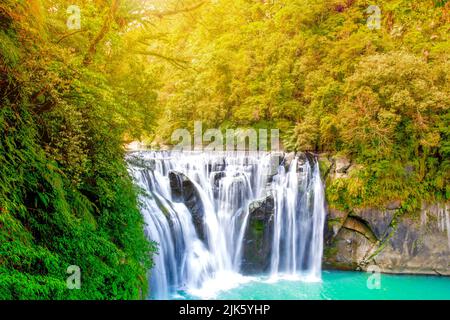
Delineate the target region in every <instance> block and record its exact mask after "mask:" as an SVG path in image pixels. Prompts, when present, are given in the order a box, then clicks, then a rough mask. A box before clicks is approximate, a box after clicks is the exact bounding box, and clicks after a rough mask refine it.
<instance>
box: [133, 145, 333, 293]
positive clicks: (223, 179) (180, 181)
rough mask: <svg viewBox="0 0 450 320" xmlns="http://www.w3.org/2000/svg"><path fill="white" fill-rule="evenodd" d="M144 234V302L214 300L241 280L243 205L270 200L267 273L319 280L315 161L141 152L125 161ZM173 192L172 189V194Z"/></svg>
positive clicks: (319, 196) (320, 202)
mask: <svg viewBox="0 0 450 320" xmlns="http://www.w3.org/2000/svg"><path fill="white" fill-rule="evenodd" d="M127 160H128V162H129V171H130V174H131V175H132V177H133V178H134V180H135V182H136V184H137V185H138V186H139V187H140V188H141V189H142V190H143V193H142V194H141V195H140V198H139V200H140V205H141V211H142V215H143V217H144V221H145V225H146V227H145V228H146V235H147V237H148V238H149V239H150V240H152V241H154V242H155V243H157V245H158V253H157V254H155V255H154V267H153V269H152V270H151V276H150V290H151V298H154V299H168V298H170V297H172V296H173V295H174V294H176V293H177V292H178V291H184V292H189V293H192V294H200V293H202V294H205V292H206V293H207V295H208V294H209V295H211V296H212V295H214V291H215V290H223V289H226V288H227V287H230V286H232V285H233V284H235V283H238V282H239V281H243V279H244V277H243V276H242V273H243V272H242V270H241V267H242V266H241V264H242V261H243V259H244V257H243V254H244V253H243V251H244V249H243V247H244V246H245V242H246V241H249V240H248V239H247V240H246V235H247V231H248V229H249V227H248V225H249V220H250V219H251V213H250V209H249V207H250V204H251V203H252V202H254V201H256V200H261V199H264V198H266V197H268V196H270V197H273V202H274V208H273V212H271V213H270V214H271V216H270V219H269V221H270V223H273V226H272V225H271V228H268V229H267V230H270V237H271V240H270V246H271V250H270V257H269V258H270V261H269V262H268V268H267V270H266V273H267V274H269V275H271V276H272V277H277V276H279V275H300V276H305V277H306V278H307V279H313V280H319V279H320V273H321V262H322V251H323V226H324V221H325V208H324V191H323V185H322V181H321V178H320V171H319V166H318V162H317V161H315V160H312V159H309V160H308V159H307V157H305V156H296V157H292V159H290V160H288V159H287V157H285V156H281V157H280V155H279V154H274V153H258V152H255V153H244V152H242V153H236V152H233V153H217V152H216V153H196V152H189V153H180V152H153V151H140V152H135V153H131V154H129V155H128V156H127ZM174 188H175V189H174Z"/></svg>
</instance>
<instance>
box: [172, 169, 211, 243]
mask: <svg viewBox="0 0 450 320" xmlns="http://www.w3.org/2000/svg"><path fill="white" fill-rule="evenodd" d="M169 181H170V189H171V191H172V198H173V200H174V201H179V202H183V203H184V204H185V205H186V207H187V208H188V209H189V211H190V212H191V215H192V222H193V223H194V227H195V231H196V232H197V235H198V237H199V238H200V239H201V240H202V241H204V242H206V241H205V240H206V234H205V228H204V227H203V216H204V211H203V205H202V202H201V201H200V195H199V194H198V191H197V189H196V188H195V186H194V184H193V183H192V181H191V180H189V178H188V177H187V176H186V175H184V174H183V173H181V172H176V171H171V172H169Z"/></svg>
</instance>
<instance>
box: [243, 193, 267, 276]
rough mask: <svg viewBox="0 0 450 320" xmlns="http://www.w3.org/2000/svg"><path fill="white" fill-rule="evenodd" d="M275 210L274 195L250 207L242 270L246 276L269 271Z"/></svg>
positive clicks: (255, 202)
mask: <svg viewBox="0 0 450 320" xmlns="http://www.w3.org/2000/svg"><path fill="white" fill-rule="evenodd" d="M274 209H275V202H274V198H273V195H268V196H266V197H265V198H263V199H260V200H256V201H254V202H252V203H250V205H249V217H248V221H247V228H246V230H245V234H244V243H243V248H242V250H243V253H242V264H241V269H242V272H243V273H244V274H256V273H262V272H266V271H268V270H269V267H270V257H271V248H272V237H273V223H274Z"/></svg>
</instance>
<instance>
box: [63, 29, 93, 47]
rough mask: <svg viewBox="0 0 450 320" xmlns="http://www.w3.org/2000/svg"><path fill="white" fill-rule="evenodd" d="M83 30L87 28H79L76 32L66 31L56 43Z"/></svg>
mask: <svg viewBox="0 0 450 320" xmlns="http://www.w3.org/2000/svg"><path fill="white" fill-rule="evenodd" d="M81 32H86V30H77V31H74V32H70V33H66V34H65V35H63V36H62V37H61V38H60V39H59V40H58V41H56V44H59V43H60V42H61V41H63V40H64V39H66V38H68V37H71V36H73V35H75V34H77V33H81Z"/></svg>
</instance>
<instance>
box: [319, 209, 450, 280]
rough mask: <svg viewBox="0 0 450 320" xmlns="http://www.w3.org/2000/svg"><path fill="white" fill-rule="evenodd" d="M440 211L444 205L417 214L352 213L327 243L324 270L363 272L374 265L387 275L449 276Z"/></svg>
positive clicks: (449, 259) (446, 241)
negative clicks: (372, 235)
mask: <svg viewBox="0 0 450 320" xmlns="http://www.w3.org/2000/svg"><path fill="white" fill-rule="evenodd" d="M442 208H446V207H445V205H442V204H441V205H439V204H436V205H430V206H424V207H423V208H422V209H421V210H420V212H415V213H406V214H401V215H399V214H397V212H396V211H395V210H379V209H373V208H366V209H355V210H354V212H353V213H352V216H349V217H347V218H346V220H345V222H344V224H343V225H342V227H341V228H340V229H339V231H338V234H337V235H336V236H335V237H334V238H333V239H332V241H331V242H326V244H325V250H324V266H325V267H328V268H338V269H352V270H355V269H363V270H366V269H367V267H369V266H370V265H377V266H378V267H379V268H380V269H381V271H382V272H386V273H413V274H439V275H450V241H449V238H450V233H448V232H449V230H447V228H446V227H445V228H444V227H443V224H442V217H443V215H444V214H448V212H447V213H443V212H444V211H445V209H444V211H443V209H442ZM349 219H350V220H349ZM356 220H358V221H359V222H361V223H362V224H358V223H356ZM439 221H441V222H439ZM365 224H366V226H365V227H364V225H365ZM366 227H367V228H368V229H370V230H372V231H373V234H374V235H375V236H376V237H377V238H378V241H375V242H374V241H373V240H374V239H371V236H370V235H369V234H367V233H366V231H367V229H366Z"/></svg>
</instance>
